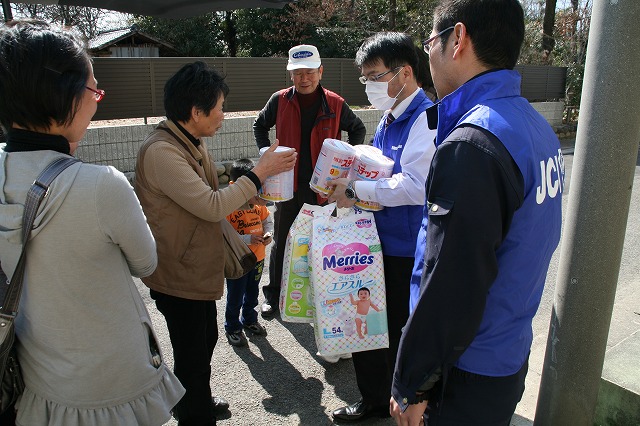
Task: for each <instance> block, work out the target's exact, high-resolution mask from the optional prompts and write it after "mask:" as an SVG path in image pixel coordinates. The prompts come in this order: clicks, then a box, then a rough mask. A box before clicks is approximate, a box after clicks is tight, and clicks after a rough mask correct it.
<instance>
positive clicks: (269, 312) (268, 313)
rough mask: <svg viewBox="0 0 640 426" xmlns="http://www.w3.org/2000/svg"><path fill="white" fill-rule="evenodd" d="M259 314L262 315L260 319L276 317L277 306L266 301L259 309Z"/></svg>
mask: <svg viewBox="0 0 640 426" xmlns="http://www.w3.org/2000/svg"><path fill="white" fill-rule="evenodd" d="M260 312H261V313H262V318H264V319H269V318H273V317H275V316H276V314H277V313H278V304H277V303H271V302H269V301H267V300H265V302H264V303H263V304H262V306H261V307H260Z"/></svg>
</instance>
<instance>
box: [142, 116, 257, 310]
mask: <svg viewBox="0 0 640 426" xmlns="http://www.w3.org/2000/svg"><path fill="white" fill-rule="evenodd" d="M164 129H168V130H169V131H167V130H164ZM134 187H135V191H136V194H137V195H138V198H139V199H140V204H141V205H142V209H143V210H144V213H145V215H146V216H147V221H148V222H149V226H150V228H151V231H152V232H153V235H154V237H155V239H156V246H157V250H158V268H157V269H156V270H155V272H154V273H153V274H151V275H150V276H148V277H146V278H143V279H142V281H143V282H144V283H145V284H146V285H147V287H149V288H151V289H153V290H156V291H159V292H161V293H164V294H168V295H171V296H176V297H182V298H185V299H192V300H218V299H220V298H221V297H222V294H223V289H224V251H223V250H224V245H223V243H222V231H221V227H220V223H219V222H220V221H221V220H225V218H226V216H227V215H228V214H230V213H231V212H233V211H234V210H236V209H237V208H238V207H240V206H241V205H243V204H244V203H246V202H247V200H249V199H250V198H251V197H253V196H254V195H256V193H257V189H256V187H255V185H254V184H253V182H252V181H251V179H249V178H248V177H241V178H240V179H238V180H237V182H236V184H235V185H230V186H229V187H227V188H225V189H223V190H218V176H217V174H216V172H215V167H214V166H213V162H212V160H211V158H210V156H209V153H208V152H207V147H206V145H205V144H204V142H203V141H201V143H200V145H199V146H198V147H196V146H195V145H193V143H191V141H190V140H189V138H188V137H187V136H186V135H184V134H183V133H182V132H181V131H180V130H179V129H178V127H177V126H176V125H175V124H174V123H173V122H171V121H170V120H166V121H164V122H162V123H160V124H159V125H158V127H157V128H156V129H155V130H154V131H153V132H152V133H151V134H150V135H149V136H148V137H147V139H146V141H145V143H144V145H143V146H142V147H141V148H140V152H139V153H138V160H137V163H136V179H135V185H134Z"/></svg>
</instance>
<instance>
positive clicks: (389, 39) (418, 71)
mask: <svg viewBox="0 0 640 426" xmlns="http://www.w3.org/2000/svg"><path fill="white" fill-rule="evenodd" d="M380 61H381V62H382V63H383V64H384V66H385V67H387V68H389V69H394V68H397V67H401V66H404V65H409V66H410V67H411V68H412V69H413V75H414V76H415V78H416V80H417V81H418V84H420V85H421V86H423V87H424V86H425V85H427V86H428V85H431V83H430V82H431V75H430V72H429V66H428V63H427V56H426V54H425V53H424V52H423V51H422V49H418V48H417V47H416V45H415V44H414V43H413V39H412V38H411V36H409V35H408V34H405V33H397V32H380V33H376V34H374V35H372V36H371V37H369V38H367V39H366V40H365V41H364V42H363V43H362V45H361V46H360V48H359V49H358V52H357V53H356V60H355V64H356V66H357V67H358V68H362V66H363V65H367V66H370V65H375V64H376V63H378V62H380Z"/></svg>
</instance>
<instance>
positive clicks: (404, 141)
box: [329, 32, 435, 421]
mask: <svg viewBox="0 0 640 426" xmlns="http://www.w3.org/2000/svg"><path fill="white" fill-rule="evenodd" d="M426 60H427V58H426V55H425V54H424V53H423V52H422V50H421V49H418V48H417V47H416V46H415V45H414V44H413V40H412V39H411V37H409V36H408V35H407V34H403V33H391V32H386V33H378V34H376V35H374V36H372V37H370V38H368V39H367V40H365V42H364V43H363V44H362V46H361V47H360V49H359V50H358V52H357V54H356V65H357V66H358V67H359V68H360V70H361V73H362V77H360V80H361V82H362V83H363V84H365V90H366V92H367V97H368V98H369V102H371V104H372V105H373V106H374V107H376V108H378V109H381V110H383V111H384V114H383V116H382V119H381V120H380V123H379V124H378V127H377V129H376V133H375V136H374V139H373V145H374V146H375V147H377V148H380V149H381V150H382V152H383V153H384V155H386V156H387V157H389V158H392V159H393V160H394V162H395V164H394V168H393V175H392V176H391V177H389V178H385V179H381V180H378V181H351V180H349V179H336V180H334V181H333V182H334V183H335V191H334V193H333V194H332V195H331V197H330V198H329V201H336V202H337V203H338V206H339V207H349V206H352V205H353V204H354V203H355V201H356V200H357V199H361V200H365V201H373V202H376V203H380V204H381V205H383V206H385V208H384V209H383V210H381V211H377V212H374V215H375V219H376V225H377V227H378V234H379V235H380V241H381V243H382V252H383V255H384V275H385V284H386V297H387V316H388V328H389V349H379V350H375V351H366V352H357V353H354V354H353V365H354V367H355V371H356V380H357V382H358V388H359V390H360V394H361V395H362V399H361V400H360V401H358V402H356V403H354V404H351V405H348V406H345V407H342V408H339V409H337V410H335V411H334V412H333V417H334V418H335V419H337V420H342V421H359V420H362V419H366V418H368V417H372V416H379V417H388V416H389V392H390V390H391V378H392V374H393V368H394V364H395V359H396V353H397V350H398V345H399V341H400V336H401V334H402V327H403V326H404V324H405V323H406V321H407V318H408V317H409V288H410V285H409V283H410V280H411V272H412V268H413V263H414V253H415V248H416V238H417V235H418V231H419V228H420V222H421V218H422V208H423V205H424V203H425V189H424V188H425V181H426V179H427V174H428V173H429V166H430V163H431V158H432V157H433V155H434V152H435V144H434V139H435V131H434V130H429V128H428V126H427V117H426V113H425V110H426V109H427V108H428V107H430V106H431V105H433V102H431V100H429V99H428V98H427V96H426V95H425V92H424V91H423V90H422V86H423V85H424V86H427V85H429V82H430V81H431V79H430V76H429V75H422V73H425V74H426V69H427V68H426V67H425V66H423V65H424V64H426ZM424 89H427V87H424Z"/></svg>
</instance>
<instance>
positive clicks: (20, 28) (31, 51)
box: [0, 19, 91, 130]
mask: <svg viewBox="0 0 640 426" xmlns="http://www.w3.org/2000/svg"><path fill="white" fill-rule="evenodd" d="M90 74H91V59H90V57H89V55H88V54H87V52H86V50H85V48H84V44H83V42H82V41H81V40H80V38H79V37H77V36H76V35H75V34H73V33H72V32H70V31H66V30H63V29H59V28H55V27H53V26H51V25H49V24H48V23H46V22H43V21H37V20H33V19H25V20H18V21H11V22H9V23H7V24H5V25H4V26H0V125H2V127H4V128H5V130H8V129H9V128H11V127H13V125H18V126H21V127H24V128H27V129H34V128H39V129H49V128H50V126H51V124H52V123H54V122H55V123H57V124H58V125H65V124H69V123H71V121H73V118H74V117H75V114H76V111H77V110H78V108H79V106H80V102H81V101H82V98H83V96H84V92H85V90H86V89H85V86H86V85H87V80H88V79H89V76H90Z"/></svg>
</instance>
